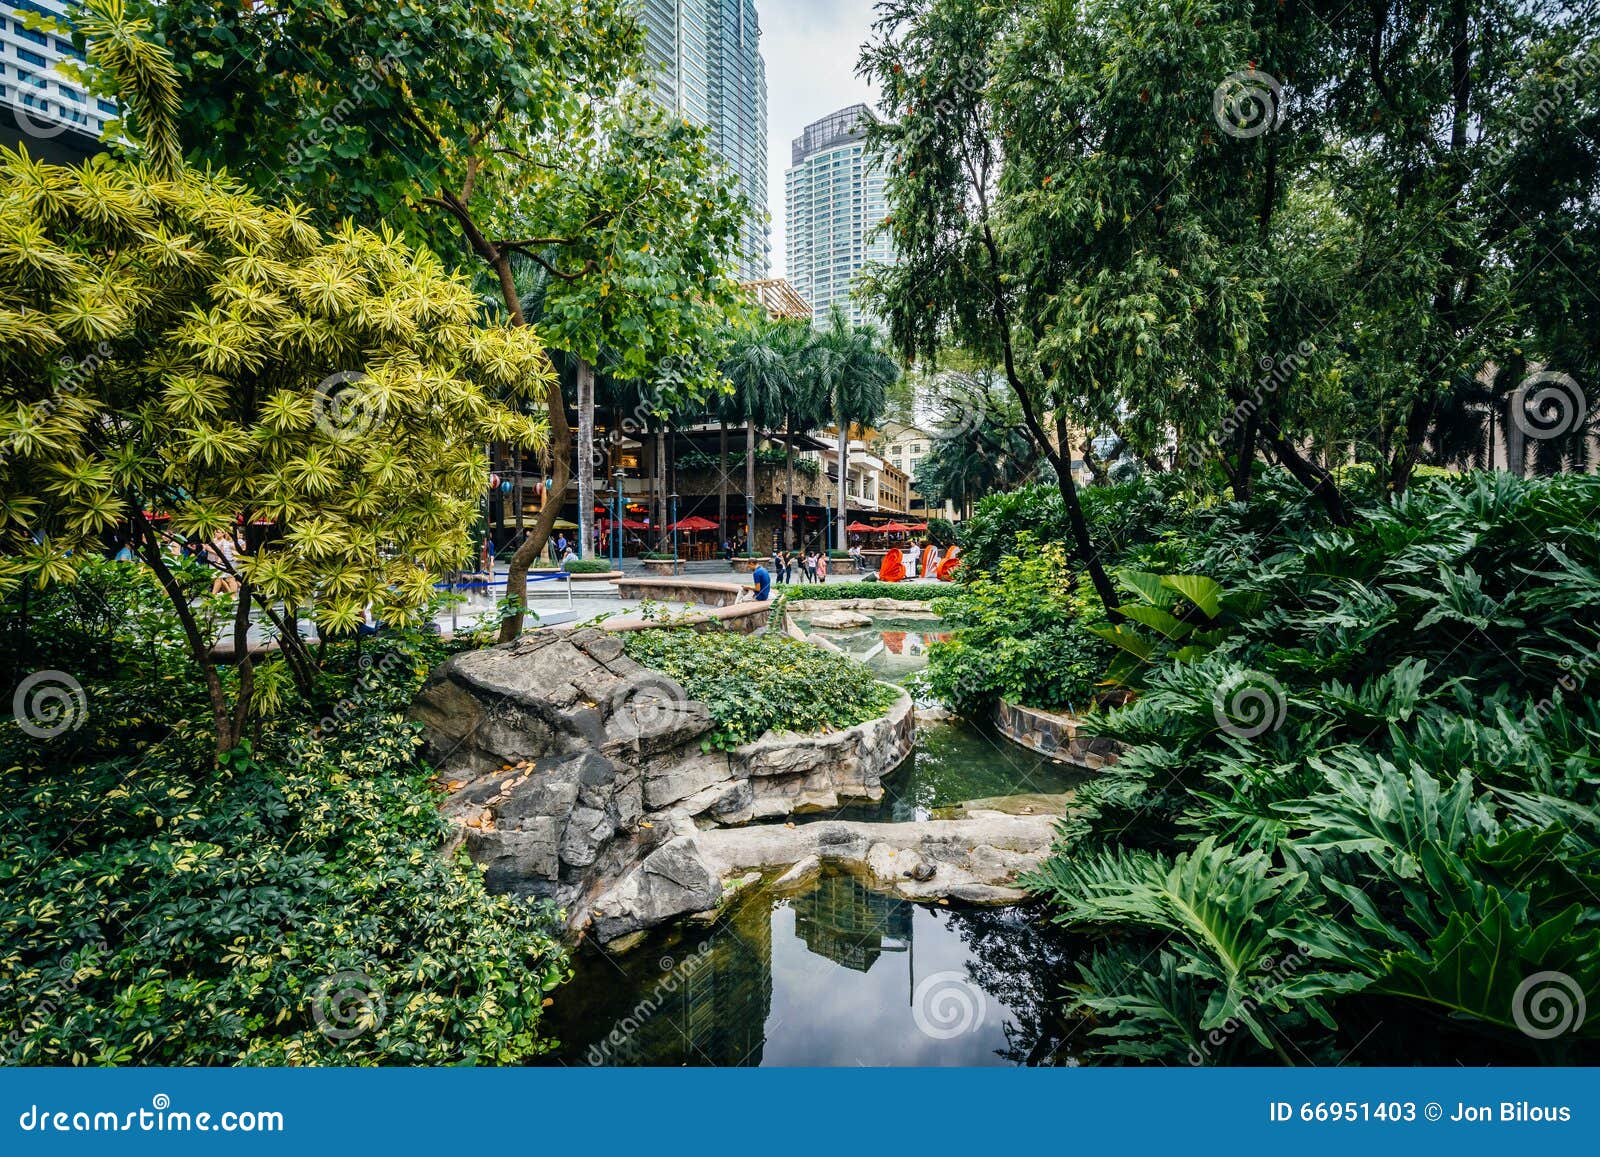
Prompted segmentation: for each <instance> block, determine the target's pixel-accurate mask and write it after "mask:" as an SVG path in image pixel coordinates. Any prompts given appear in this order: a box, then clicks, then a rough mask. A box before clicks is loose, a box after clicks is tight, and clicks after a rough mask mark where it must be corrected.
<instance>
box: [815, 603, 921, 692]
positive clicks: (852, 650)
mask: <svg viewBox="0 0 1600 1157" xmlns="http://www.w3.org/2000/svg"><path fill="white" fill-rule="evenodd" d="M794 618H795V622H796V623H797V624H798V625H799V626H800V628H801V629H802V630H804V631H805V632H806V633H807V634H810V633H811V632H812V631H814V630H815V631H816V633H817V634H820V635H821V636H822V637H823V638H825V639H827V640H828V642H830V643H832V644H833V645H834V646H836V647H838V648H839V649H840V650H841V651H843V652H844V653H845V654H847V655H849V656H850V657H851V658H852V659H855V660H856V661H857V662H860V663H865V664H866V665H867V666H868V667H871V668H872V669H873V671H875V672H877V675H878V678H880V679H886V680H888V681H889V682H891V683H897V682H901V681H903V680H905V679H907V678H909V677H910V676H912V675H914V674H916V673H917V672H918V671H920V670H922V669H923V668H924V667H926V666H927V665H928V648H929V647H931V646H933V644H934V643H937V642H939V641H940V640H943V639H948V638H949V637H950V635H949V633H948V632H946V631H945V630H943V628H942V626H941V624H940V621H939V620H938V619H935V618H929V617H926V616H925V617H923V618H881V617H878V616H873V621H872V625H871V626H870V627H861V628H859V629H856V630H844V631H835V630H817V629H816V628H814V627H813V626H812V625H811V618H810V616H808V615H804V614H796V615H795V617H794Z"/></svg>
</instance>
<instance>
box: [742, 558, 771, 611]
mask: <svg viewBox="0 0 1600 1157" xmlns="http://www.w3.org/2000/svg"><path fill="white" fill-rule="evenodd" d="M750 577H751V578H753V579H755V580H756V581H755V582H753V583H751V584H750V585H749V586H747V587H745V588H744V589H745V590H747V591H755V593H756V602H758V603H764V602H766V601H767V600H768V599H770V598H771V597H772V575H771V574H770V573H769V572H768V571H767V568H766V567H764V566H758V567H756V573H755V574H753V575H751V576H750Z"/></svg>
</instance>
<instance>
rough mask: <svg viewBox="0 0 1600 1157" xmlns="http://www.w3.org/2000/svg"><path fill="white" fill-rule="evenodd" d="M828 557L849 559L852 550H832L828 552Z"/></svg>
mask: <svg viewBox="0 0 1600 1157" xmlns="http://www.w3.org/2000/svg"><path fill="white" fill-rule="evenodd" d="M828 557H829V558H837V559H849V558H850V557H851V556H850V552H849V551H848V550H830V551H829V552H828Z"/></svg>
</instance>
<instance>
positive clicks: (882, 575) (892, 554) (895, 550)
mask: <svg viewBox="0 0 1600 1157" xmlns="http://www.w3.org/2000/svg"><path fill="white" fill-rule="evenodd" d="M905 577H906V560H905V555H904V553H903V552H902V551H901V550H900V548H899V547H897V546H891V547H890V548H889V553H887V554H885V555H884V556H883V565H882V566H880V567H879V568H878V579H879V581H880V582H886V583H898V582H904V581H905Z"/></svg>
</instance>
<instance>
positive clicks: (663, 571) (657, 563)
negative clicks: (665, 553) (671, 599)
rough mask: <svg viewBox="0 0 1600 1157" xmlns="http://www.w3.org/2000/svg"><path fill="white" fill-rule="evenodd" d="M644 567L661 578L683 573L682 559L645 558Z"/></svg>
mask: <svg viewBox="0 0 1600 1157" xmlns="http://www.w3.org/2000/svg"><path fill="white" fill-rule="evenodd" d="M644 569H645V570H646V571H648V572H649V573H651V574H653V575H657V576H659V577H661V578H670V577H673V576H676V575H680V574H682V573H683V560H682V559H681V558H674V559H654V558H647V559H645V560H644Z"/></svg>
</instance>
